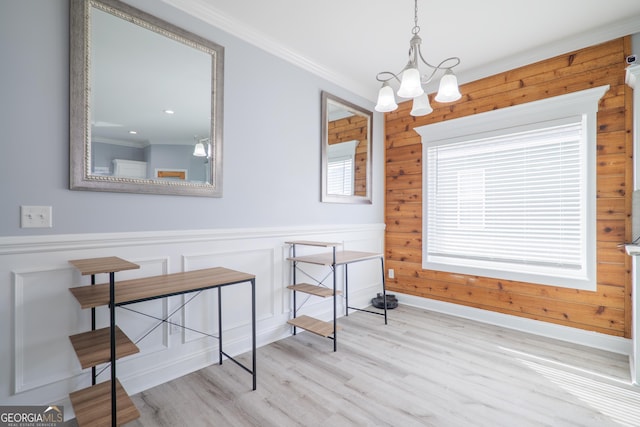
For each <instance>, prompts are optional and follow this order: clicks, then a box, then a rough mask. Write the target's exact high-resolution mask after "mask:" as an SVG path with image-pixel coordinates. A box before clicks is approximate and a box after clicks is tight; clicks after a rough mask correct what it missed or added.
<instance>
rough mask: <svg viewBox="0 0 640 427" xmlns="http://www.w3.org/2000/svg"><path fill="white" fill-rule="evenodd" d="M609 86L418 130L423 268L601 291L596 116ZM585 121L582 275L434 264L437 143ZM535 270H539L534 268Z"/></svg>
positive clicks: (448, 121) (496, 267)
mask: <svg viewBox="0 0 640 427" xmlns="http://www.w3.org/2000/svg"><path fill="white" fill-rule="evenodd" d="M607 90H609V85H605V86H600V87H596V88H592V89H586V90H582V91H578V92H573V93H569V94H565V95H560V96H555V97H550V98H546V99H543V100H539V101H533V102H529V103H526V104H521V105H517V106H513V107H506V108H502V109H498V110H492V111H488V112H484V113H479V114H475V115H471V116H465V117H461V118H458V119H452V120H447V121H443V122H438V123H434V124H430V125H426V126H420V127H416V128H415V129H414V130H415V131H416V132H417V133H418V134H419V135H420V136H421V141H422V144H423V150H422V156H423V157H422V158H423V183H422V185H423V187H422V191H423V206H422V213H423V225H422V233H423V239H422V242H423V243H422V244H423V247H422V268H424V269H427V270H437V271H445V272H451V273H457V274H468V275H474V276H484V277H493V278H496V279H505V280H515V281H520V282H526V283H536V284H541V285H550V286H559V287H567V288H573V289H582V290H591V291H593V290H596V287H597V277H596V151H597V144H596V141H597V112H598V103H599V100H600V99H601V98H602V96H603V95H604V94H605V92H606V91H607ZM576 116H580V117H582V122H583V130H584V131H585V132H584V133H585V137H584V142H585V144H584V147H581V148H582V149H583V150H584V153H583V155H584V159H585V161H586V164H585V165H584V166H585V168H584V174H583V176H584V179H585V181H586V182H585V190H586V194H585V196H584V197H585V200H584V206H585V212H584V224H583V225H584V227H583V233H584V234H583V237H584V242H585V243H584V244H585V247H584V248H583V254H584V255H583V259H582V268H581V269H580V271H579V272H577V273H572V274H562V273H559V272H557V271H556V272H554V273H553V275H550V274H549V273H544V272H535V271H527V272H524V271H515V269H514V268H513V267H511V269H510V270H509V269H504V268H501V265H492V264H491V263H486V266H485V267H481V266H460V265H455V264H453V263H443V262H433V261H431V260H430V259H429V256H428V248H429V239H428V235H427V227H428V219H429V217H428V201H429V195H428V189H429V186H428V184H429V182H428V173H427V169H426V168H427V165H428V157H427V150H428V148H429V147H430V146H432V145H434V144H446V143H453V142H460V141H464V140H474V139H478V138H481V137H486V136H492V135H505V134H509V133H512V132H514V129H522V128H527V127H529V128H535V127H540V126H541V124H543V123H544V122H553V121H558V120H567V119H570V118H572V117H573V118H575V117H576ZM533 270H535V269H533Z"/></svg>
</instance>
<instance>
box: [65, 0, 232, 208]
mask: <svg viewBox="0 0 640 427" xmlns="http://www.w3.org/2000/svg"><path fill="white" fill-rule="evenodd" d="M223 56H224V49H223V48H222V47H221V46H219V45H217V44H215V43H213V42H211V41H209V40H206V39H203V38H201V37H199V36H197V35H195V34H192V33H189V32H187V31H185V30H182V29H180V28H177V27H175V26H173V25H172V24H169V23H167V22H165V21H162V20H160V19H157V18H155V17H153V16H151V15H148V14H146V13H144V12H142V11H140V10H137V9H135V8H132V7H130V6H128V5H126V4H124V3H121V2H119V1H116V0H100V1H97V0H89V1H87V0H72V1H71V70H70V71H71V97H70V99H71V125H70V135H71V184H70V187H71V189H74V190H94V191H118V192H134V193H154V194H178V195H195V196H213V197H219V196H221V195H222V182H221V177H222V162H221V161H222V159H221V154H222V111H221V110H222V99H223V98H222V90H223V82H222V73H223Z"/></svg>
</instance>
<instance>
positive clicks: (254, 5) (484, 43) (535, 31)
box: [162, 0, 640, 101]
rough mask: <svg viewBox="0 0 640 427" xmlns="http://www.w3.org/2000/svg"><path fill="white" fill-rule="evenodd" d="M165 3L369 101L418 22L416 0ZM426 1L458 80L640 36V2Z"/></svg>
mask: <svg viewBox="0 0 640 427" xmlns="http://www.w3.org/2000/svg"><path fill="white" fill-rule="evenodd" d="M162 1H163V2H164V3H166V4H168V5H171V6H173V7H175V8H177V9H179V10H182V11H183V12H185V13H187V14H189V15H192V16H194V17H196V18H198V19H200V20H202V21H203V22H206V23H208V24H210V25H213V26H215V27H217V28H220V29H221V30H223V31H225V32H228V33H230V34H232V35H234V36H236V37H238V38H240V39H242V40H244V41H246V42H247V43H250V44H252V45H254V46H257V47H259V48H261V49H263V50H265V51H267V52H269V53H271V54H273V55H275V56H278V57H280V58H282V59H284V60H286V61H288V62H291V63H293V64H295V65H297V66H299V67H301V68H303V69H305V70H308V71H309V72H311V73H314V74H316V75H318V76H320V77H322V78H325V79H327V80H329V81H331V82H333V83H335V84H337V85H339V86H341V87H344V88H345V89H348V90H350V91H352V92H354V93H356V94H358V95H360V96H362V97H364V98H365V99H370V100H371V101H375V97H376V94H377V90H378V88H379V87H380V83H379V82H377V81H376V79H375V76H376V73H377V72H379V71H383V70H389V71H393V72H399V71H400V69H401V68H402V67H403V66H404V65H405V63H406V59H407V57H406V53H407V50H408V47H409V39H410V36H411V27H412V25H413V1H411V0H394V1H391V0H349V1H348V2H345V1H342V0H323V1H321V2H310V1H303V0H269V1H258V0H216V1H211V0H162ZM418 6H419V25H420V26H421V33H420V36H421V37H422V38H423V52H424V53H425V56H426V57H427V59H428V60H430V61H431V62H438V61H439V60H441V59H442V58H444V57H447V56H453V55H455V56H459V57H460V59H461V60H462V63H461V64H460V66H459V67H457V68H456V74H457V75H458V79H459V81H460V83H466V82H470V81H474V80H477V79H480V78H483V77H487V76H490V75H494V74H497V73H500V72H504V71H507V70H510V69H513V68H517V67H520V66H523V65H527V64H530V63H533V62H537V61H540V60H543V59H547V58H550V57H553V56H557V55H561V54H564V53H567V52H570V51H573V50H577V49H582V48H584V47H588V46H592V45H595V44H598V43H602V42H605V41H608V40H611V39H614V38H617V37H621V36H625V35H630V34H636V33H640V1H638V0H607V1H603V0H562V1H558V0H535V1H532V0H530V1H518V2H514V1H513V0H485V1H484V2H478V1H477V0H456V2H442V1H435V0H420V1H419V5H418ZM440 16H449V17H453V18H451V19H449V20H446V19H438V17H440ZM635 49H636V51H637V52H636V53H639V54H640V52H638V51H640V46H635ZM621 65H622V66H624V63H621ZM436 89H437V87H436V86H435V83H434V84H431V85H429V86H428V87H427V90H428V91H429V92H433V91H435V90H436Z"/></svg>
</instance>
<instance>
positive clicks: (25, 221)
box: [20, 206, 53, 228]
mask: <svg viewBox="0 0 640 427" xmlns="http://www.w3.org/2000/svg"><path fill="white" fill-rule="evenodd" d="M51 212H52V209H51V206H20V227H21V228H51V227H53V221H52V213H51Z"/></svg>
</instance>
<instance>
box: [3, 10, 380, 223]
mask: <svg viewBox="0 0 640 427" xmlns="http://www.w3.org/2000/svg"><path fill="white" fill-rule="evenodd" d="M127 3H130V4H132V5H133V6H135V7H138V8H140V9H143V10H145V11H146V12H150V13H152V14H154V15H156V16H158V17H160V18H162V19H165V20H167V21H169V22H171V23H173V24H176V25H178V26H181V27H183V28H186V29H187V30H190V31H192V32H195V33H197V34H199V35H201V36H203V37H206V38H209V39H211V40H213V41H215V42H217V43H219V44H221V45H223V46H225V49H226V50H225V76H224V78H225V93H224V97H225V101H224V154H223V162H224V167H223V170H224V176H223V181H224V196H223V197H222V198H220V199H211V198H197V197H180V196H155V195H139V194H125V193H100V192H82V191H70V190H69V189H68V187H69V132H68V121H69V113H68V111H69V95H68V93H69V83H68V82H69V72H68V61H69V48H68V44H69V28H68V26H69V18H68V7H69V5H68V1H66V0H20V1H16V0H0V58H2V60H1V61H0V70H1V71H0V99H1V100H2V102H0V182H2V184H0V185H1V187H0V236H26V235H41V234H73V233H96V232H98V233H99V232H126V231H153V230H185V229H206V228H236V227H238V228H243V227H271V226H283V225H285V226H286V225H313V224H361V223H367V224H370V223H381V222H383V214H384V208H383V198H384V192H383V174H384V171H383V156H384V151H383V148H384V147H383V134H382V117H381V115H379V114H376V116H375V120H374V138H373V146H374V148H373V162H374V166H373V177H374V178H373V200H374V203H373V205H340V204H324V203H320V91H321V90H328V91H330V92H332V93H334V94H335V95H337V96H340V97H343V98H345V99H347V100H349V101H351V102H354V103H356V104H359V105H362V106H363V107H366V108H368V109H371V110H373V102H371V101H370V100H364V99H362V98H360V97H358V96H356V95H354V94H352V93H350V92H349V91H347V90H346V89H343V88H339V87H337V86H335V85H334V84H332V83H329V82H327V81H326V80H323V79H321V78H319V77H317V76H315V75H313V74H310V73H308V72H306V71H304V70H302V69H300V68H297V67H295V66H293V65H292V64H290V63H288V62H286V61H284V60H281V59H279V58H277V57H275V56H273V55H270V54H268V53H266V52H265V51H262V50H260V49H258V48H255V47H253V46H251V45H249V44H247V43H245V42H243V41H241V40H239V39H237V38H235V37H233V36H231V35H229V34H227V33H225V32H222V31H220V30H218V29H216V28H213V27H211V26H209V25H207V24H205V23H203V22H201V21H199V20H197V19H196V18H193V17H191V16H188V15H186V14H184V13H182V12H180V11H177V10H175V9H173V8H171V7H169V6H168V5H166V4H164V3H162V2H159V1H157V0H130V1H127ZM21 205H50V206H53V228H52V229H21V228H20V215H19V211H20V206H21Z"/></svg>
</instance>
